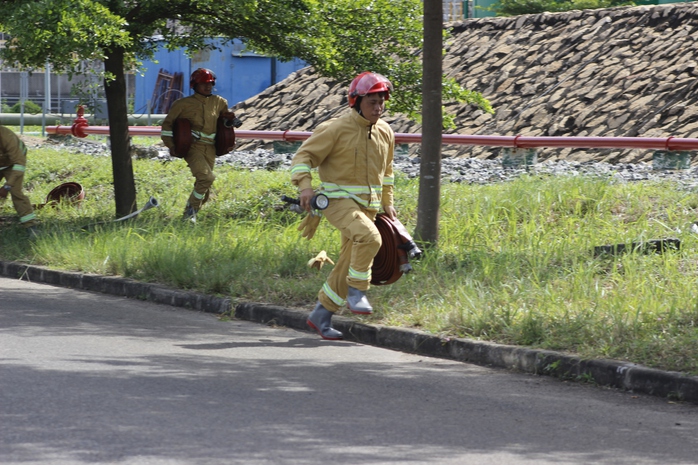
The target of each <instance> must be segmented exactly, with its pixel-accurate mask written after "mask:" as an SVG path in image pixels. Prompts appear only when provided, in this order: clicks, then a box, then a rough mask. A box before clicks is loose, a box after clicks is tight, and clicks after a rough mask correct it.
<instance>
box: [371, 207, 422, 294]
mask: <svg viewBox="0 0 698 465" xmlns="http://www.w3.org/2000/svg"><path fill="white" fill-rule="evenodd" d="M375 223H376V227H377V228H378V232H380V235H381V240H382V242H383V243H382V244H381V248H380V249H379V250H378V253H377V254H376V256H375V258H374V259H373V267H372V268H371V284H374V285H377V286H382V285H387V284H392V283H394V282H395V281H397V280H398V279H400V277H401V276H402V275H403V274H404V273H409V272H410V271H412V265H410V263H409V261H410V258H419V257H420V256H421V255H422V251H421V250H420V249H419V247H417V244H415V243H414V240H412V236H410V234H409V233H408V232H407V229H406V228H405V226H403V225H402V223H401V222H400V220H398V219H397V218H396V219H394V220H391V219H390V217H388V216H387V215H385V214H384V213H379V214H378V215H376V221H375Z"/></svg>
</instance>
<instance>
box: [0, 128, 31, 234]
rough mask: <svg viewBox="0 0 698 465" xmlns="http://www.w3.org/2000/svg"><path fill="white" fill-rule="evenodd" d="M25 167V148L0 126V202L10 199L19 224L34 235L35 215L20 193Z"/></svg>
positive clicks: (17, 138)
mask: <svg viewBox="0 0 698 465" xmlns="http://www.w3.org/2000/svg"><path fill="white" fill-rule="evenodd" d="M26 167H27V147H26V146H25V145H24V143H23V142H22V141H21V140H20V139H19V137H17V135H16V134H15V133H14V132H12V131H11V130H10V129H8V128H6V127H5V126H0V180H2V179H4V180H5V183H4V184H3V185H2V186H0V201H4V200H5V199H7V196H8V195H9V196H10V197H11V198H12V205H13V206H14V208H15V210H16V211H17V214H18V215H19V222H20V224H21V225H22V226H23V227H25V228H26V229H27V232H28V233H29V234H30V235H31V236H34V235H36V232H37V231H36V229H35V226H36V214H35V213H34V208H33V207H32V204H31V202H30V201H29V197H27V196H26V195H24V192H22V185H23V183H24V171H25V170H26Z"/></svg>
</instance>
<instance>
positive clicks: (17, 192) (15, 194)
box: [0, 167, 36, 228]
mask: <svg viewBox="0 0 698 465" xmlns="http://www.w3.org/2000/svg"><path fill="white" fill-rule="evenodd" d="M11 170H12V167H9V168H5V169H4V170H0V186H2V184H3V183H2V180H3V179H4V178H5V177H6V175H7V174H9V172H10V171H11ZM15 179H16V181H15V182H14V186H12V190H11V191H10V195H9V196H10V197H11V198H12V206H13V207H15V211H16V212H17V214H18V215H19V222H20V224H21V225H22V226H24V227H25V228H28V227H29V226H33V225H34V224H35V223H36V214H35V213H34V207H32V204H31V201H30V200H29V197H27V196H26V195H25V194H24V192H23V191H22V185H23V184H24V174H22V175H21V176H20V177H19V178H15Z"/></svg>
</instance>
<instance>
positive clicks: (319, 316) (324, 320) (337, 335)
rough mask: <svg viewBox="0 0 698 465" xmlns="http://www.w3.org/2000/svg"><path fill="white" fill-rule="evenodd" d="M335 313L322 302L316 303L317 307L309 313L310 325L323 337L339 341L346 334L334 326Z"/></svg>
mask: <svg viewBox="0 0 698 465" xmlns="http://www.w3.org/2000/svg"><path fill="white" fill-rule="evenodd" d="M332 315H333V313H332V312H331V311H329V310H327V309H326V308H325V307H323V306H322V304H321V303H320V302H318V303H317V305H315V308H314V309H313V311H312V312H310V315H308V320H307V321H306V323H308V326H310V327H311V328H313V329H314V330H316V331H317V332H318V333H320V336H322V338H323V339H328V340H330V341H337V340H339V339H343V338H344V335H343V334H342V332H341V331H337V330H336V329H334V328H333V327H332Z"/></svg>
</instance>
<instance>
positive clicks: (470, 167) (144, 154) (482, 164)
mask: <svg viewBox="0 0 698 465" xmlns="http://www.w3.org/2000/svg"><path fill="white" fill-rule="evenodd" d="M43 146H45V147H50V148H52V149H58V150H67V151H71V152H73V153H84V154H90V155H94V156H111V153H110V151H109V147H108V145H107V144H105V143H98V142H94V141H90V140H85V139H77V138H72V137H71V138H65V139H61V140H49V141H47V142H46V143H45V144H43V145H40V146H39V147H43ZM133 155H134V156H135V157H137V158H149V159H157V160H162V161H164V162H167V161H171V160H174V158H172V157H171V156H170V155H169V153H168V152H167V150H165V149H164V147H163V146H162V145H154V146H150V147H146V146H134V147H133ZM292 157H293V155H292V154H277V153H274V152H273V151H270V150H263V149H257V150H254V151H236V152H233V153H230V154H228V155H224V156H221V157H218V158H217V159H216V165H218V166H222V165H231V166H235V167H238V168H240V169H248V170H260V169H262V170H288V169H290V166H291V158H292ZM394 166H395V169H396V171H401V172H403V173H404V174H406V175H407V176H408V177H409V178H415V177H418V176H419V167H420V160H419V158H418V157H417V158H410V157H408V156H406V155H397V156H396V157H395V162H394ZM524 173H529V174H538V175H551V176H555V175H573V176H574V175H595V176H603V177H609V178H613V179H614V180H616V181H617V182H633V181H657V180H662V179H672V180H674V181H676V182H678V183H679V184H681V185H682V186H684V188H686V189H689V190H692V189H697V188H698V167H691V168H690V169H685V170H675V171H671V170H655V169H654V168H653V164H652V163H646V162H640V163H622V164H609V163H604V162H594V161H585V162H571V161H565V160H557V161H545V162H541V163H536V164H535V165H533V166H529V167H528V169H526V167H514V168H512V167H509V166H506V167H505V166H503V165H502V161H501V160H500V159H493V160H483V159H477V158H445V159H443V160H442V163H441V176H442V179H443V180H444V181H445V182H465V183H469V184H490V183H495V182H504V181H509V180H512V179H515V178H516V177H518V176H521V175H522V174H524Z"/></svg>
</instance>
